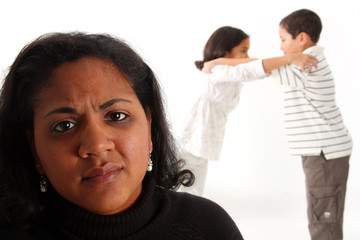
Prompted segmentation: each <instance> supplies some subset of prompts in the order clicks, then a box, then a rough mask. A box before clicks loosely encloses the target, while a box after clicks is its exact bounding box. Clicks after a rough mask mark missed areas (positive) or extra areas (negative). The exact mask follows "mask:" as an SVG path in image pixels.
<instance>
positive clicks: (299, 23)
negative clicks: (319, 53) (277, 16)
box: [280, 9, 322, 43]
mask: <svg viewBox="0 0 360 240" xmlns="http://www.w3.org/2000/svg"><path fill="white" fill-rule="evenodd" d="M280 26H283V27H284V28H285V29H286V31H287V32H288V33H290V34H291V36H292V37H293V38H296V37H297V36H298V35H299V34H300V33H302V32H305V33H307V34H308V35H309V36H310V38H311V40H312V41H313V42H314V43H317V42H318V41H319V39H320V33H321V30H322V24H321V19H320V17H319V16H318V15H317V14H316V13H315V12H313V11H311V10H308V9H300V10H297V11H295V12H292V13H290V14H289V15H287V16H286V17H284V18H283V19H282V20H281V21H280Z"/></svg>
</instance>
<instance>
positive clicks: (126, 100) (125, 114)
mask: <svg viewBox="0 0 360 240" xmlns="http://www.w3.org/2000/svg"><path fill="white" fill-rule="evenodd" d="M35 100H36V101H35V107H34V136H33V140H32V141H31V145H32V148H33V152H34V156H35V159H36V160H37V162H38V164H39V165H40V167H39V168H38V171H39V172H40V173H41V174H44V175H46V176H47V178H48V179H49V181H50V182H51V184H52V186H53V187H54V188H55V190H56V191H57V192H58V193H59V194H60V195H62V196H63V197H64V198H65V199H67V200H68V201H70V202H72V203H74V204H75V205H78V206H80V207H82V208H84V209H86V210H88V211H91V212H94V213H98V214H103V215H108V214H114V213H118V212H121V211H123V210H125V209H126V208H128V207H129V206H131V205H132V204H133V203H134V202H135V201H136V199H137V198H138V196H139V195H140V193H141V189H142V179H143V177H144V175H145V172H146V169H147V161H148V158H149V154H150V152H151V150H152V143H151V129H150V128H151V127H150V126H151V119H150V117H149V116H150V114H147V113H146V112H145V111H144V109H143V108H142V105H141V104H140V102H139V100H138V98H137V96H136V94H135V92H134V91H133V89H132V87H131V86H130V84H129V81H128V80H127V79H126V78H125V76H124V75H123V74H121V72H120V71H119V70H118V68H117V67H116V66H114V65H113V64H111V63H109V62H106V61H103V60H100V59H97V58H89V57H88V58H82V59H80V60H77V61H75V62H68V63H63V64H62V65H60V66H59V67H58V68H56V69H55V71H54V72H53V73H52V75H51V77H50V80H49V84H48V86H46V87H44V88H43V89H42V90H41V91H40V93H39V94H38V95H37V96H36V98H35Z"/></svg>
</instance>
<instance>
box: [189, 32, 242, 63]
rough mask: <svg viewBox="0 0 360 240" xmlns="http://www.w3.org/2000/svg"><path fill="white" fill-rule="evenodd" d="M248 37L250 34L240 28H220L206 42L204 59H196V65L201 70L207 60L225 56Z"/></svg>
mask: <svg viewBox="0 0 360 240" xmlns="http://www.w3.org/2000/svg"><path fill="white" fill-rule="evenodd" d="M247 38H249V35H247V34H246V33H245V32H243V31H242V30H240V29H238V28H234V27H229V26H224V27H221V28H218V29H217V30H216V31H215V32H213V34H211V36H210V38H209V39H208V41H207V42H206V44H205V47H204V51H203V60H202V61H195V66H196V67H197V68H198V69H199V70H201V69H202V68H203V67H204V63H205V62H207V61H210V60H213V59H216V58H221V57H224V56H225V55H226V53H227V52H230V51H231V49H233V48H234V47H236V46H237V45H239V44H240V43H241V42H242V41H243V40H244V39H247Z"/></svg>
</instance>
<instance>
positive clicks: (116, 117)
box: [109, 112, 127, 121]
mask: <svg viewBox="0 0 360 240" xmlns="http://www.w3.org/2000/svg"><path fill="white" fill-rule="evenodd" d="M126 117H127V115H126V114H124V113H121V112H113V113H110V114H109V119H110V120H111V121H121V120H124V119H125V118H126Z"/></svg>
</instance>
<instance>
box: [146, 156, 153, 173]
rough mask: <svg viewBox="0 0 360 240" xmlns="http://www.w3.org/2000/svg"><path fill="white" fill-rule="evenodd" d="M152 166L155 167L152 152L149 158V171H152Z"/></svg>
mask: <svg viewBox="0 0 360 240" xmlns="http://www.w3.org/2000/svg"><path fill="white" fill-rule="evenodd" d="M152 168H153V162H152V160H151V154H150V156H149V160H148V168H147V170H148V172H151V170H152Z"/></svg>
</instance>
